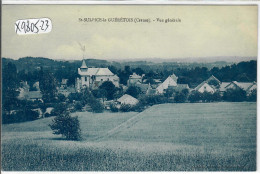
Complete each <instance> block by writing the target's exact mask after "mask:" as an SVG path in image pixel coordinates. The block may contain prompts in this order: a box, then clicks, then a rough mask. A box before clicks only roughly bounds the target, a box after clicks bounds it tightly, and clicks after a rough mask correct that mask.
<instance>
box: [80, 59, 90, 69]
mask: <svg viewBox="0 0 260 174" xmlns="http://www.w3.org/2000/svg"><path fill="white" fill-rule="evenodd" d="M80 68H88V67H87V65H86V62H85V60H84V59H83V60H82V65H81V67H80Z"/></svg>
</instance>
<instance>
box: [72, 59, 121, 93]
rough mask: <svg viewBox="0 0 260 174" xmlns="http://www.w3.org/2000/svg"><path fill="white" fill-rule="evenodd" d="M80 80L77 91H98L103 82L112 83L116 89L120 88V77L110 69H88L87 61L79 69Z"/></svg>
mask: <svg viewBox="0 0 260 174" xmlns="http://www.w3.org/2000/svg"><path fill="white" fill-rule="evenodd" d="M78 74H79V75H80V78H77V79H76V89H77V91H80V89H82V88H84V87H88V88H91V89H97V88H98V87H99V86H100V85H101V84H102V83H103V82H105V81H111V82H112V83H113V84H114V85H115V86H116V87H119V77H118V76H117V75H115V74H114V73H112V72H111V71H110V70H109V69H108V68H90V67H87V65H86V62H85V60H84V59H83V60H82V65H81V67H80V68H78Z"/></svg>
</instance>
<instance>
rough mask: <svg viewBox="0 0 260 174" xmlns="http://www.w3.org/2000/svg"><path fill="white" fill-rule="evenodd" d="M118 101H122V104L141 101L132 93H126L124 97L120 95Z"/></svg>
mask: <svg viewBox="0 0 260 174" xmlns="http://www.w3.org/2000/svg"><path fill="white" fill-rule="evenodd" d="M117 101H118V102H120V103H122V104H132V105H133V104H137V103H138V102H139V101H138V100H137V99H136V98H134V97H132V96H131V95H128V94H125V95H123V96H122V97H120V98H119V99H117Z"/></svg>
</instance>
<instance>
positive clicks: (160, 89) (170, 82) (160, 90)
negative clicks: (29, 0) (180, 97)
mask: <svg viewBox="0 0 260 174" xmlns="http://www.w3.org/2000/svg"><path fill="white" fill-rule="evenodd" d="M169 86H177V81H175V80H174V79H173V78H172V77H171V76H169V77H168V78H167V79H166V80H165V81H164V82H163V83H162V84H160V85H159V86H158V87H157V88H156V91H157V93H158V94H162V93H163V92H164V90H166V89H168V87H169Z"/></svg>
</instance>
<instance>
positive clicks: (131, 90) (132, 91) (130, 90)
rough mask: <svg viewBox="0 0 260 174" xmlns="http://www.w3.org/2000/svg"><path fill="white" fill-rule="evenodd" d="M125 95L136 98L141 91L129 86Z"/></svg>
mask: <svg viewBox="0 0 260 174" xmlns="http://www.w3.org/2000/svg"><path fill="white" fill-rule="evenodd" d="M125 93H126V94H129V95H131V96H133V97H135V98H137V97H138V96H139V94H140V93H141V89H140V88H139V87H136V86H130V87H129V88H128V89H127V90H126V92H125Z"/></svg>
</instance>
